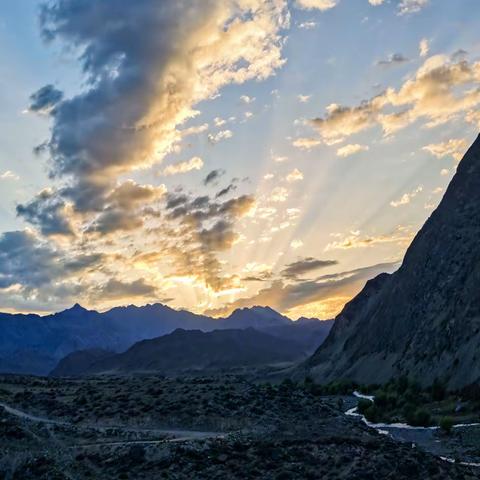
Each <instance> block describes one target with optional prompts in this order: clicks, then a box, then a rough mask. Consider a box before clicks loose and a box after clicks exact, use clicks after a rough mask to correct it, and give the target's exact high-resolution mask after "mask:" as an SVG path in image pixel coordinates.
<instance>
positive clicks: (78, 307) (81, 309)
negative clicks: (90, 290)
mask: <svg viewBox="0 0 480 480" xmlns="http://www.w3.org/2000/svg"><path fill="white" fill-rule="evenodd" d="M88 311H89V310H87V309H86V308H84V307H82V306H81V305H80V304H79V303H76V304H75V305H74V306H73V307H71V308H68V309H67V310H64V312H69V313H77V312H78V313H81V312H88Z"/></svg>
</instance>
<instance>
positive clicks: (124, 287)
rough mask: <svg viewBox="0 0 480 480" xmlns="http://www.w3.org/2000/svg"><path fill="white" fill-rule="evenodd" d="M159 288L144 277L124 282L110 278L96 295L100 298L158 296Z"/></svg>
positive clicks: (96, 290)
mask: <svg viewBox="0 0 480 480" xmlns="http://www.w3.org/2000/svg"><path fill="white" fill-rule="evenodd" d="M156 293H157V289H156V287H155V286H153V285H149V284H148V283H146V282H145V280H143V279H138V280H134V281H132V282H124V281H121V280H117V279H114V278H112V279H110V280H108V282H107V283H105V284H103V285H100V286H99V287H98V288H97V289H95V292H94V293H93V295H94V296H96V297H98V298H99V299H108V300H117V299H121V298H125V297H127V298H128V297H150V298H153V297H155V296H156Z"/></svg>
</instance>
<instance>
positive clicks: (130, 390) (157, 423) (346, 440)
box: [0, 375, 478, 480]
mask: <svg viewBox="0 0 480 480" xmlns="http://www.w3.org/2000/svg"><path fill="white" fill-rule="evenodd" d="M332 391H333V390H332ZM0 404H1V405H2V408H1V409H0V411H1V421H0V429H1V436H2V438H4V439H5V440H4V441H5V443H4V448H2V451H1V458H0V478H5V479H24V478H40V479H45V480H46V479H59V480H60V479H62V480H63V479H81V480H83V479H89V478H102V479H103V478H104V479H119V478H121V479H128V478H130V479H147V478H148V479H149V478H162V479H163V478H172V479H189V478H199V479H210V478H213V479H215V478H218V479H220V478H234V479H235V478H238V479H241V478H257V477H258V478H266V479H272V480H273V479H275V480H277V479H290V478H292V479H304V478H306V479H309V478H312V479H313V478H331V479H337V478H340V479H343V478H345V479H347V478H348V479H351V478H354V479H359V480H360V479H367V478H372V479H373V478H392V479H393V478H395V479H404V478H405V479H407V478H412V476H413V478H416V476H417V477H418V478H419V477H420V476H421V477H422V478H428V479H430V478H432V479H439V480H440V479H443V478H451V479H457V478H458V479H473V478H477V475H478V471H477V470H476V469H475V467H469V466H465V465H457V464H454V463H450V462H448V461H445V460H442V459H440V458H439V457H438V456H434V455H432V454H430V453H427V452H425V451H424V450H423V449H422V448H412V444H411V441H408V442H406V441H404V442H402V441H399V440H398V439H394V438H390V437H389V436H386V435H381V434H379V433H377V432H376V431H375V429H372V428H370V427H368V426H366V425H365V424H364V423H363V422H361V421H359V420H358V419H356V418H354V417H350V416H348V415H345V411H346V410H347V409H350V408H351V407H352V406H353V405H355V404H356V399H355V397H353V396H352V395H343V394H341V393H340V392H338V393H337V394H332V393H331V391H329V389H328V388H325V387H321V386H319V385H315V384H313V383H311V382H310V381H308V380H307V381H306V382H303V383H294V382H292V381H289V380H285V381H283V382H279V383H268V382H259V381H252V380H251V379H249V378H248V377H242V376H237V375H223V376H211V377H205V376H203V377H202V376H194V377H191V376H184V377H175V378H166V377H162V376H124V377H116V376H98V377H88V378H81V379H55V378H45V377H26V376H12V375H8V376H3V377H1V378H0ZM437 439H438V438H436V440H437ZM426 447H427V448H426V449H428V445H426ZM477 448H478V447H477Z"/></svg>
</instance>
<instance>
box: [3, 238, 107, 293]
mask: <svg viewBox="0 0 480 480" xmlns="http://www.w3.org/2000/svg"><path fill="white" fill-rule="evenodd" d="M102 260H103V257H102V256H101V255H96V254H90V255H82V254H80V255H79V254H77V255H73V254H69V255H66V254H65V252H62V251H59V250H58V249H55V248H54V247H52V246H51V245H49V244H48V243H46V242H42V241H40V240H39V239H38V238H36V237H35V236H34V235H33V234H32V233H30V232H28V231H15V232H6V233H4V234H2V235H0V288H8V287H10V286H12V285H16V284H19V285H20V286H21V287H22V288H24V289H26V290H28V289H35V288H39V287H43V286H45V285H48V284H51V283H52V282H55V281H63V280H65V279H66V278H68V277H69V276H70V275H72V274H77V273H80V272H83V271H85V270H87V269H89V268H92V267H93V266H94V265H96V264H98V263H99V262H100V261H102Z"/></svg>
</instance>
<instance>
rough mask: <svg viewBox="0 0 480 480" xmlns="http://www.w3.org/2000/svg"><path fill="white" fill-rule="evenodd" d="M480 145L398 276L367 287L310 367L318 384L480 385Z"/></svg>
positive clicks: (348, 307)
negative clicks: (394, 380)
mask: <svg viewBox="0 0 480 480" xmlns="http://www.w3.org/2000/svg"><path fill="white" fill-rule="evenodd" d="M479 346H480V137H478V138H477V140H476V141H475V143H474V144H473V145H472V146H471V148H470V149H469V150H468V152H467V153H466V155H465V156H464V158H463V160H462V161H461V163H460V164H459V166H458V169H457V173H456V175H455V176H454V178H453V180H452V182H451V183H450V185H449V187H448V189H447V191H446V193H445V196H444V197H443V199H442V201H441V203H440V205H439V207H438V208H437V209H436V211H435V212H433V213H432V215H431V216H430V218H429V219H428V220H427V222H426V223H425V225H424V226H423V228H422V229H421V230H420V232H419V233H418V234H417V236H416V237H415V239H414V240H413V242H412V244H411V246H410V247H409V249H408V251H407V253H406V255H405V258H404V261H403V264H402V266H401V267H400V269H399V270H398V271H397V272H395V273H393V274H392V275H387V274H382V275H380V276H378V277H377V278H375V279H373V280H371V281H369V282H368V283H367V284H366V286H365V288H364V289H363V291H362V292H361V293H359V294H358V295H357V297H355V298H354V299H353V300H352V301H351V302H349V303H348V304H347V305H346V306H345V308H344V309H343V311H342V312H341V313H340V315H339V316H338V317H337V318H336V320H335V324H334V327H333V328H332V331H331V332H330V335H329V336H328V338H327V340H326V341H325V342H324V343H323V344H322V345H321V347H320V348H319V349H318V350H317V352H316V353H315V354H314V355H313V356H312V357H311V358H310V359H309V361H308V362H307V363H306V364H305V365H304V366H305V368H306V370H307V371H308V372H310V374H312V375H313V376H314V377H315V378H316V379H318V380H320V381H322V382H328V381H331V380H334V379H339V378H348V379H352V380H356V381H359V382H362V383H376V382H384V381H386V380H388V379H389V378H391V377H394V376H398V375H401V374H406V375H409V376H411V377H415V378H416V379H417V380H419V381H420V382H422V383H423V384H429V383H431V382H432V381H433V380H434V379H435V378H436V377H438V378H441V379H444V380H446V381H447V382H448V385H449V386H450V387H452V388H455V387H460V386H463V385H466V384H470V383H472V382H477V381H479V380H480V361H479V360H480V350H479Z"/></svg>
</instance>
